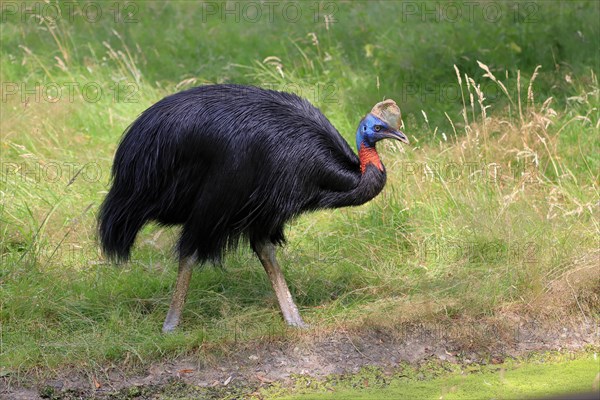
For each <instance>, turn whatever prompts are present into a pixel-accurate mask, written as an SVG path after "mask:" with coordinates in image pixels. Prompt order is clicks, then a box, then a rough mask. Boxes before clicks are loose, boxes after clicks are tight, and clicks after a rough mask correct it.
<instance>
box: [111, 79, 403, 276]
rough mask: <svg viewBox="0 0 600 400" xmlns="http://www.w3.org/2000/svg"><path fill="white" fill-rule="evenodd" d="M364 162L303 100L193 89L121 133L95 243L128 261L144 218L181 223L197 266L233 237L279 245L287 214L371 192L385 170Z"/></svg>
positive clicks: (184, 249)
mask: <svg viewBox="0 0 600 400" xmlns="http://www.w3.org/2000/svg"><path fill="white" fill-rule="evenodd" d="M394 105H395V104H394ZM388 137H389V136H388ZM373 149H374V147H373ZM375 154H376V153H375ZM364 167H365V168H364V173H363V172H362V171H361V160H360V159H359V157H357V155H356V154H355V153H354V152H353V151H352V149H351V148H350V147H349V145H348V144H347V142H346V141H345V140H344V139H343V138H342V136H341V135H340V134H339V132H338V131H337V130H336V129H335V128H334V127H333V126H332V124H331V123H330V122H329V120H328V119H327V118H326V117H325V116H324V115H323V114H322V113H321V112H320V111H319V110H318V109H317V108H315V107H314V106H312V105H311V104H310V103H309V102H308V101H307V100H305V99H302V98H300V97H298V96H296V95H293V94H289V93H282V92H277V91H271V90H264V89H260V88H256V87H250V86H241V85H209V86H201V87H196V88H193V89H190V90H186V91H183V92H180V93H176V94H174V95H171V96H168V97H166V98H164V99H162V100H161V101H159V102H157V103H156V104H154V105H152V106H151V107H150V108H148V109H147V110H146V111H144V112H143V113H142V114H141V115H140V116H139V117H138V118H137V119H136V120H135V122H133V123H132V124H131V125H130V126H129V128H128V129H127V131H126V133H125V134H124V136H123V138H122V141H121V143H120V145H119V147H118V149H117V152H116V155H115V159H114V165H113V168H112V179H113V181H112V187H111V189H110V191H109V193H108V195H107V197H106V199H105V201H104V203H103V204H102V206H101V209H100V214H99V237H100V241H101V245H102V248H103V250H104V252H105V254H107V255H108V256H109V257H111V258H113V259H118V260H126V259H127V258H128V257H129V254H130V250H131V247H132V245H133V243H134V241H135V238H136V235H137V233H138V231H139V230H140V229H141V228H142V227H143V226H144V224H146V223H147V222H149V221H156V222H158V223H160V224H164V225H183V228H182V232H181V237H180V239H179V243H178V251H179V256H180V259H186V258H190V257H193V258H194V260H195V261H197V262H199V263H202V262H205V261H213V260H218V259H219V258H220V257H221V256H222V255H223V253H224V251H226V250H227V249H228V248H232V247H235V246H236V245H237V244H238V241H239V239H240V238H247V239H248V240H249V242H250V244H251V246H252V247H253V248H254V249H255V250H257V248H258V247H260V245H261V244H264V243H272V244H281V243H283V242H284V241H285V238H284V225H285V223H286V222H287V221H289V220H290V219H292V218H294V217H295V216H297V215H299V214H301V213H303V212H306V211H311V210H316V209H322V208H336V207H344V206H353V205H360V204H363V203H365V202H367V201H368V200H370V199H372V198H373V197H375V196H376V195H377V194H378V193H379V192H380V191H381V190H382V188H383V186H384V184H385V179H386V174H385V169H384V168H382V167H381V168H378V167H377V166H376V165H375V164H373V163H370V164H368V165H366V166H364ZM265 268H266V267H265Z"/></svg>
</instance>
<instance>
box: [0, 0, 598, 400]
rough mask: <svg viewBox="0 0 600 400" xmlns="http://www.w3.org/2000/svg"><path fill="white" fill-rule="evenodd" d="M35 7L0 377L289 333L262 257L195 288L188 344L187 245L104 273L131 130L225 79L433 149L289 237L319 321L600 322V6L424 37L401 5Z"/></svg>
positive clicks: (18, 32) (7, 24) (395, 151)
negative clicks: (383, 119) (171, 102)
mask: <svg viewBox="0 0 600 400" xmlns="http://www.w3.org/2000/svg"><path fill="white" fill-rule="evenodd" d="M234 3H235V2H234ZM15 4H16V7H17V10H16V11H15V12H14V13H13V12H12V11H13V10H12V9H10V10H8V11H10V13H9V12H8V11H7V9H4V8H3V15H2V24H1V25H0V29H1V34H2V36H1V37H2V41H1V46H2V57H1V58H0V66H1V71H0V79H1V81H2V103H1V104H0V106H1V109H0V124H1V142H0V150H1V153H2V154H1V155H2V175H1V180H0V196H1V200H2V201H1V204H0V223H1V225H0V257H1V268H0V323H1V330H0V346H1V347H0V365H1V366H2V367H1V368H2V369H0V374H2V375H9V374H12V375H14V376H19V374H21V373H24V372H27V371H31V370H33V369H43V370H46V371H47V370H50V371H54V370H56V369H58V368H62V367H66V366H76V367H79V368H97V367H99V366H101V365H106V364H110V363H116V364H119V365H121V366H124V367H134V366H140V365H147V364H148V363H150V362H151V361H154V360H157V359H161V358H174V357H177V356H179V355H182V354H188V353H193V352H195V351H197V350H198V349H199V347H200V346H203V345H204V344H207V343H208V344H218V343H221V342H222V341H224V340H245V339H246V338H261V337H264V336H266V335H268V334H269V332H272V331H277V330H279V329H281V321H280V319H279V314H278V308H277V306H276V301H275V297H274V294H273V293H272V290H271V288H270V285H269V282H268V280H267V277H266V276H265V274H264V271H263V269H262V267H261V266H260V264H259V262H258V261H257V260H256V259H255V258H254V256H253V255H252V254H251V252H250V251H249V250H247V249H245V248H240V249H239V250H238V251H237V252H235V253H232V254H230V255H229V256H228V257H227V258H226V260H225V261H224V263H223V268H212V267H205V268H203V269H202V270H201V271H198V272H197V273H196V274H195V275H194V278H193V281H192V284H191V288H190V293H189V298H188V302H187V306H186V309H185V312H184V316H183V325H182V326H181V329H180V330H179V331H178V332H177V333H175V334H173V335H169V336H164V335H162V334H161V333H160V327H161V323H162V319H163V318H164V316H165V313H166V311H167V309H168V305H169V299H170V292H171V287H172V285H173V284H174V282H175V274H176V268H175V267H174V265H175V261H174V258H173V252H172V248H173V244H174V241H175V237H176V233H177V230H176V229H166V228H162V227H157V226H148V227H147V228H146V229H145V230H144V231H143V233H142V234H141V235H140V236H139V238H138V242H137V245H136V250H135V252H134V255H133V261H132V262H131V263H129V264H127V265H121V266H115V265H111V264H109V263H107V262H106V261H104V260H103V258H102V256H101V255H100V254H99V250H98V246H97V242H96V239H95V218H96V213H97V209H98V206H99V204H100V202H101V201H102V198H103V196H104V194H105V193H106V190H107V187H108V182H109V171H110V165H111V161H112V156H113V154H114V150H115V148H116V146H117V144H118V141H119V138H120V135H121V133H122V132H123V130H124V129H125V128H126V127H127V126H128V124H129V123H131V122H132V121H133V120H134V119H135V117H136V116H137V115H138V114H139V113H140V112H141V111H142V110H144V109H145V108H147V107H148V106H149V105H150V104H152V103H153V102H155V101H157V100H159V99H160V98H162V97H163V96H165V95H167V94H169V93H172V92H174V91H177V90H180V89H183V88H187V87H190V86H193V85H198V84H204V83H214V82H237V83H247V84H255V85H259V86H266V87H271V88H275V89H288V90H291V91H295V92H297V93H299V94H301V95H304V96H305V97H307V98H308V99H309V100H311V101H312V102H313V103H314V104H315V105H317V106H319V107H321V109H322V110H323V112H324V113H325V114H326V115H327V116H328V118H330V120H331V121H332V123H333V124H334V125H335V126H336V127H337V128H338V130H339V131H340V132H341V133H342V134H343V135H344V136H345V137H346V138H347V139H348V140H349V142H350V143H352V144H353V137H354V129H355V127H356V125H357V123H358V121H359V119H360V117H362V115H364V114H365V113H366V112H368V110H370V109H371V107H372V105H373V104H374V103H375V102H377V101H380V100H381V99H382V98H384V97H386V98H393V99H396V100H397V101H398V103H399V104H400V105H401V107H402V109H403V113H404V116H405V118H404V123H405V127H406V129H405V132H406V133H408V134H409V137H410V138H411V140H412V143H411V145H410V146H408V147H404V148H403V149H402V150H399V148H398V147H392V146H390V147H383V148H382V149H381V153H382V159H383V161H384V163H385V165H386V167H387V170H388V184H387V187H386V189H385V190H384V192H383V193H382V194H381V195H380V196H379V197H378V198H376V199H375V200H373V201H372V202H370V203H368V204H367V205H365V206H362V207H360V208H352V209H341V210H335V211H326V212H319V213H314V214H311V215H306V216H303V217H301V218H299V219H298V220H297V221H295V222H294V223H293V224H291V225H290V227H289V229H288V232H287V234H288V239H289V244H288V246H287V247H285V248H284V249H283V250H281V251H280V254H281V255H280V257H281V258H280V261H281V264H282V265H283V266H284V268H285V274H286V276H287V279H288V282H289V283H290V286H291V290H292V292H293V294H294V296H295V298H296V299H297V302H298V304H299V306H300V308H301V309H302V313H303V315H304V316H305V317H306V320H307V322H309V323H313V324H314V325H316V326H318V327H319V328H321V329H324V330H327V329H330V328H331V329H333V328H335V327H337V326H352V327H357V328H360V327H362V326H373V325H383V326H386V327H387V328H389V329H390V330H393V327H394V326H395V324H396V323H398V322H401V321H403V320H405V319H410V318H414V319H419V318H421V317H423V318H424V317H428V318H436V316H440V317H444V318H453V317H458V316H463V315H464V316H469V317H478V316H494V315H497V314H498V313H500V312H501V310H506V309H511V310H513V311H516V312H519V311H523V310H527V311H528V312H536V313H540V314H541V315H547V316H550V315H552V316H554V317H556V316H559V317H560V316H567V315H571V314H573V313H577V314H578V315H580V314H584V315H585V316H586V318H590V317H592V318H597V317H598V314H597V313H598V310H599V309H600V299H599V295H598V293H599V292H600V279H599V276H598V272H597V269H596V268H595V267H596V266H597V262H598V227H599V225H598V171H599V169H600V151H599V150H600V135H598V133H599V132H598V127H599V125H598V124H599V109H600V108H599V107H600V95H599V90H598V80H597V74H598V70H599V68H598V67H599V65H598V58H597V50H598V48H597V45H598V38H599V35H600V33H599V32H600V31H599V29H600V28H599V24H598V20H599V15H600V13H599V3H597V2H595V1H590V2H568V3H567V2H565V3H558V2H539V3H534V2H526V3H518V4H521V8H519V7H517V8H516V9H515V8H514V7H516V6H514V7H513V6H512V5H509V4H508V3H506V4H504V3H498V4H501V5H502V7H503V8H502V10H503V13H504V14H503V15H505V17H503V18H499V19H497V20H496V19H494V20H493V21H489V20H486V18H483V17H481V14H475V15H474V16H473V17H472V18H466V17H464V18H459V19H458V21H456V22H450V21H448V20H441V21H432V20H430V19H429V20H426V21H424V22H423V21H422V20H421V19H420V17H419V16H418V15H413V14H409V13H408V11H409V10H406V9H405V10H404V11H403V9H402V4H401V3H396V2H387V1H382V2H379V3H373V2H368V3H367V2H364V3H356V4H352V5H350V4H348V3H344V2H340V3H314V2H309V3H298V4H301V5H302V6H301V8H302V12H303V14H302V15H303V16H302V17H301V20H299V21H298V22H291V21H290V20H289V16H288V20H286V18H283V17H278V16H275V17H274V18H273V21H272V22H271V21H270V20H269V19H268V18H267V15H266V14H263V16H262V18H261V20H260V21H258V22H256V23H252V22H249V21H247V20H246V19H244V18H241V19H240V22H239V23H235V21H234V22H231V21H229V22H228V21H225V22H224V21H223V20H222V19H223V18H221V17H220V16H219V14H217V15H215V16H213V15H212V14H208V11H209V10H207V9H203V8H202V7H203V5H202V4H196V3H194V2H168V3H163V2H139V3H131V2H127V3H119V5H118V7H117V6H116V5H115V3H113V2H110V5H109V3H106V4H104V3H99V4H101V5H102V4H104V6H103V8H102V9H103V11H104V13H103V16H104V17H102V18H98V20H97V21H95V22H94V23H91V22H90V21H88V20H86V19H85V18H83V17H82V14H81V13H79V14H78V13H75V14H74V16H73V17H72V18H66V17H64V18H59V19H58V20H52V19H48V18H46V19H44V18H36V17H35V15H36V14H35V12H34V14H31V13H29V14H26V13H24V12H23V10H21V9H19V7H22V3H21V2H16V3H15ZM32 4H33V7H35V4H38V5H40V4H42V5H43V4H46V3H43V2H37V3H32ZM51 4H54V3H53V2H52V3H51ZM211 4H217V3H211ZM418 4H421V3H418ZM495 4H496V3H495ZM510 4H513V3H512V2H511V3H510ZM526 4H535V5H536V7H537V8H536V9H535V13H534V15H531V12H530V11H531V10H529V11H527V10H525V9H524V7H526ZM316 5H318V6H319V7H318V8H315V7H316ZM2 6H3V7H5V4H4V3H3V5H2ZM63 6H64V5H63ZM220 6H223V5H219V7H220ZM238 6H239V5H238ZM23 7H24V6H23ZM40 7H42V6H40ZM61 7H62V6H61ZM110 7H113V8H112V9H111V8H110ZM114 7H117V9H114ZM128 7H133V9H131V10H125V8H128ZM239 7H241V6H239ZM280 7H282V8H283V3H282V5H280ZM311 7H312V8H311ZM327 7H333V9H328V8H327ZM34 11H35V8H34ZM127 11H135V12H133V14H128V13H127ZM115 12H116V14H115ZM290 12H291V11H290ZM411 12H412V11H411ZM315 13H317V14H316V16H317V17H318V18H317V20H316V21H314V17H315ZM328 13H329V14H331V13H333V15H334V19H335V21H332V20H331V18H330V17H328V18H325V15H328ZM515 13H517V14H516V15H517V17H515ZM509 16H510V17H509ZM534 17H535V18H534ZM231 18H234V17H231ZM532 18H534V19H532ZM136 21H137V22H136ZM383 21H385V22H383ZM477 61H481V62H482V64H478V62H477ZM537 65H541V66H542V67H541V69H537ZM457 71H458V75H457ZM536 71H537V72H536ZM409 85H411V86H409ZM57 88H58V89H57ZM446 89H448V90H449V91H450V92H451V93H453V95H449V94H448V93H450V92H448V91H446ZM71 94H72V96H71ZM565 288H566V289H565ZM563 289H564V290H563ZM582 362H583V361H582ZM588 362H589V361H585V362H584V363H588ZM574 365H575V367H574V368H576V369H577V368H579V367H577V365H579V364H574ZM586 365H587V364H586ZM514 373H515V374H518V373H519V372H518V371H515V372H514ZM548 373H549V374H552V373H553V372H548ZM549 376H550V375H549ZM509 378H510V374H508V373H507V377H506V379H507V380H508V379H509ZM456 379H459V378H456ZM460 379H462V378H460ZM490 379H492V378H490ZM466 382H467V381H466ZM495 382H496V381H495ZM439 385H444V383H442V382H440V383H439ZM493 385H495V383H494V384H493ZM450 386H451V385H450ZM440 387H442V386H437V388H438V389H439V388H440ZM495 387H496V386H493V387H492V388H490V390H495V389H494V388H495ZM436 390H437V389H436ZM515 390H516V389H515ZM457 393H458V392H457ZM456 396H458V394H456Z"/></svg>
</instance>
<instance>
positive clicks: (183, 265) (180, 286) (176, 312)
mask: <svg viewBox="0 0 600 400" xmlns="http://www.w3.org/2000/svg"><path fill="white" fill-rule="evenodd" d="M194 264H196V257H194V256H192V257H186V258H182V259H181V260H179V271H178V273H177V283H176V284H175V291H174V292H173V298H172V299H171V307H169V312H168V313H167V318H165V323H164V324H163V329H162V330H163V332H164V333H168V332H172V331H173V330H174V329H175V328H176V327H177V325H179V319H180V318H181V310H182V309H183V304H184V303H185V296H186V295H187V291H188V288H189V286H190V279H191V278H192V268H193V267H194Z"/></svg>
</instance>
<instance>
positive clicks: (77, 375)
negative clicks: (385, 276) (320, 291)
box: [0, 313, 600, 400]
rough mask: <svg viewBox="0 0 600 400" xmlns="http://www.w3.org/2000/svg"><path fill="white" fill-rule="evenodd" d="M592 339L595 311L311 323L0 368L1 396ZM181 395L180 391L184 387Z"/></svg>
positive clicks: (341, 369)
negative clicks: (183, 349) (272, 332)
mask: <svg viewBox="0 0 600 400" xmlns="http://www.w3.org/2000/svg"><path fill="white" fill-rule="evenodd" d="M589 345H591V346H599V345H600V321H599V320H598V319H592V318H589V317H584V316H580V317H572V318H569V319H565V318H562V319H560V320H554V321H550V320H548V319H545V320H544V321H541V320H536V319H535V318H532V317H523V316H519V315H517V314H510V313H505V314H504V315H502V317H494V318H486V319H473V318H460V319H445V320H443V321H439V320H437V321H436V322H418V323H415V322H404V323H401V324H398V325H395V326H394V327H390V326H380V327H376V326H375V327H373V326H371V327H368V328H366V327H363V328H362V329H358V328H356V329H335V330H333V331H329V332H319V330H318V329H315V328H312V329H311V330H309V331H306V332H299V331H296V330H287V331H285V332H284V334H283V335H281V336H279V337H277V338H275V337H273V338H267V339H261V340H253V341H247V342H235V341H234V342H230V343H225V344H220V345H219V346H218V348H209V347H206V348H201V349H198V351H197V353H195V354H194V355H190V356H186V357H182V358H179V359H176V360H173V361H165V362H158V363H154V364H152V365H150V366H149V367H147V368H145V369H144V370H143V371H141V372H138V373H135V374H132V373H131V372H125V371H122V370H120V369H119V368H118V367H116V366H111V367H107V368H104V369H101V370H95V371H76V370H68V371H61V372H60V373H59V374H58V375H57V376H54V377H52V378H51V379H48V378H45V379H39V378H37V379H36V378H35V377H33V376H31V377H29V378H26V379H25V380H24V381H23V380H22V381H21V382H22V383H23V382H24V384H22V385H21V386H20V387H15V386H13V384H12V383H11V380H10V377H2V378H0V379H1V381H0V385H1V389H0V396H2V398H3V399H27V400H29V399H40V398H46V399H158V398H163V397H169V398H198V397H203V398H222V397H224V396H229V397H233V398H236V397H244V396H247V395H249V394H251V393H252V392H254V391H255V390H256V389H257V388H259V387H261V386H264V385H269V384H271V383H273V382H283V383H284V384H285V382H288V381H289V380H290V379H291V378H292V377H294V376H296V375H306V376H310V377H317V378H318V377H324V376H326V375H331V374H342V373H352V372H357V371H359V370H360V368H362V367H364V366H376V367H380V368H383V369H384V370H387V369H390V370H391V369H394V368H396V367H397V366H398V365H400V364H401V363H404V362H408V363H411V364H415V365H418V364H420V363H422V362H424V361H427V360H431V359H439V360H443V361H448V362H453V363H461V364H471V363H483V364H487V363H500V362H502V361H503V360H504V358H506V357H516V356H522V355H525V354H528V353H530V352H535V351H542V350H577V349H581V348H583V347H585V346H589ZM186 396H189V397H186Z"/></svg>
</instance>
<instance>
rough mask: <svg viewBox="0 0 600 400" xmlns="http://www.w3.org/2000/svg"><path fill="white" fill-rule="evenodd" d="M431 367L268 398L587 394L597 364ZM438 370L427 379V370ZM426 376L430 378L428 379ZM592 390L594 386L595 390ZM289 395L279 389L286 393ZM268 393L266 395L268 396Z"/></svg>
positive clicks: (584, 359) (363, 375)
mask: <svg viewBox="0 0 600 400" xmlns="http://www.w3.org/2000/svg"><path fill="white" fill-rule="evenodd" d="M445 368H446V369H444V366H443V365H439V364H435V363H434V364H433V365H427V366H426V368H422V369H423V370H424V371H425V372H424V373H423V372H417V371H415V370H414V369H413V368H410V367H408V368H405V369H401V371H400V372H397V373H395V374H393V375H391V376H389V375H387V376H386V375H385V374H383V373H382V372H381V371H379V370H377V369H365V370H363V371H361V372H360V373H358V374H356V375H353V376H348V377H343V376H342V377H339V378H335V379H333V380H330V381H328V382H314V381H313V382H310V381H306V380H305V379H302V378H299V380H298V381H297V382H296V383H295V386H294V388H292V389H289V390H291V391H293V392H295V393H296V394H294V395H289V394H284V395H283V396H280V395H277V391H278V390H281V389H278V388H270V389H267V390H266V391H265V392H266V393H265V396H264V398H269V399H282V400H283V399H287V400H290V399H315V400H316V399H323V400H324V399H336V400H341V399H424V400H425V399H432V400H433V399H436V400H437V399H445V400H446V399H447V400H454V399H456V400H459V399H531V398H541V397H545V396H560V395H564V396H565V398H568V397H569V395H573V394H575V393H591V392H592V391H593V390H595V391H598V386H597V383H596V384H595V383H594V382H595V380H596V381H597V379H598V374H600V365H599V361H598V358H597V355H596V354H587V355H584V356H580V357H577V358H574V359H571V360H565V359H563V360H561V361H557V360H554V361H551V360H546V361H544V362H543V363H541V362H514V361H511V362H508V363H505V364H500V365H492V366H471V367H462V368H461V367H456V366H448V365H446V366H445ZM432 370H434V371H436V370H437V371H438V373H437V374H436V375H437V376H431V371H432ZM427 374H428V375H429V376H427ZM594 385H595V386H594ZM287 391H288V390H282V392H283V393H286V392H287ZM269 393H271V395H269Z"/></svg>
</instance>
